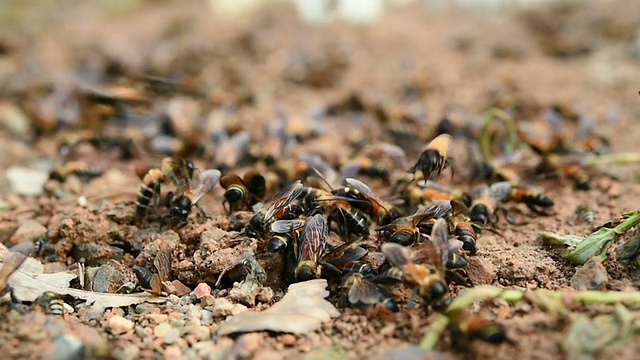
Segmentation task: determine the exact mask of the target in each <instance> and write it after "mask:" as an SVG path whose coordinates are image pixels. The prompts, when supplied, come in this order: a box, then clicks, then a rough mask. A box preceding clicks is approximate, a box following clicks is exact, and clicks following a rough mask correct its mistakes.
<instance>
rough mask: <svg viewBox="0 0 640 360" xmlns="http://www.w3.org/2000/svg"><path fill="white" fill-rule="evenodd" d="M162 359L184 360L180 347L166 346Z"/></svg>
mask: <svg viewBox="0 0 640 360" xmlns="http://www.w3.org/2000/svg"><path fill="white" fill-rule="evenodd" d="M164 358H165V359H175V360H178V359H184V356H183V355H182V349H180V346H176V345H174V346H167V348H166V349H164Z"/></svg>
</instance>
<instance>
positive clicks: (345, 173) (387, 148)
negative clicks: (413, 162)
mask: <svg viewBox="0 0 640 360" xmlns="http://www.w3.org/2000/svg"><path fill="white" fill-rule="evenodd" d="M406 166H407V155H406V154H405V152H404V150H403V149H402V148H401V147H399V146H398V145H394V144H389V143H384V142H383V143H376V144H374V145H371V146H369V147H368V148H366V149H365V150H364V151H363V153H362V155H361V156H359V157H358V158H356V159H354V160H352V161H349V162H347V163H346V164H344V165H342V166H341V168H340V177H339V178H338V180H337V181H336V183H337V184H342V183H343V182H344V180H346V179H347V178H353V177H356V176H358V175H363V176H368V177H372V178H378V179H382V180H384V181H386V182H388V181H389V175H390V173H389V168H396V167H399V168H406Z"/></svg>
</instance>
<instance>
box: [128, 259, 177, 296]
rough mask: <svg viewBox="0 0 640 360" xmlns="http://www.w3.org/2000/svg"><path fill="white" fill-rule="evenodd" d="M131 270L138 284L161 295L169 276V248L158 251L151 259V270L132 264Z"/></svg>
mask: <svg viewBox="0 0 640 360" xmlns="http://www.w3.org/2000/svg"><path fill="white" fill-rule="evenodd" d="M133 271H134V273H135V274H136V278H137V279H138V282H139V283H140V286H141V287H143V288H145V289H150V290H151V293H152V294H154V295H162V291H163V290H164V289H166V288H167V285H165V282H168V281H169V279H170V276H171V250H169V249H168V248H165V249H162V250H160V251H158V253H157V254H156V257H155V258H154V259H153V271H152V270H151V269H149V268H148V267H140V266H134V267H133Z"/></svg>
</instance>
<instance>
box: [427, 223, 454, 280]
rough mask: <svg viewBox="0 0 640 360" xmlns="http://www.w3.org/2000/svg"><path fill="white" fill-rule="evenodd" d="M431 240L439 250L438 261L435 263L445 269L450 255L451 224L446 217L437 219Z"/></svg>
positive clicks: (439, 267)
mask: <svg viewBox="0 0 640 360" xmlns="http://www.w3.org/2000/svg"><path fill="white" fill-rule="evenodd" d="M430 241H431V242H433V245H434V246H435V248H436V249H437V251H438V255H439V257H437V260H438V261H437V262H435V263H434V265H435V266H437V267H438V269H442V270H443V271H444V265H445V264H446V263H447V259H448V257H449V225H448V224H447V221H446V220H445V219H442V218H440V219H438V220H436V223H435V225H433V229H432V230H431V239H430Z"/></svg>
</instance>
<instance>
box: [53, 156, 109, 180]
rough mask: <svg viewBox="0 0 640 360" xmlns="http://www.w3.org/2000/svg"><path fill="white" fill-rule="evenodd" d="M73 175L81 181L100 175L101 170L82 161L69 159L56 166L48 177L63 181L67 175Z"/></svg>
mask: <svg viewBox="0 0 640 360" xmlns="http://www.w3.org/2000/svg"><path fill="white" fill-rule="evenodd" d="M70 175H75V176H77V177H79V178H80V179H81V180H82V181H83V182H89V181H91V179H93V178H96V177H98V176H101V175H102V170H100V169H97V168H94V167H91V166H89V165H88V164H87V163H86V162H84V161H69V162H67V163H66V164H64V165H61V166H56V167H55V168H53V169H51V171H50V172H49V179H50V180H55V181H59V182H64V181H65V180H66V179H67V177H68V176H70Z"/></svg>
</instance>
